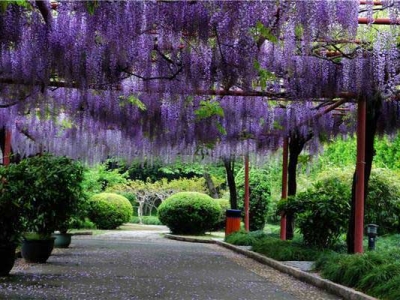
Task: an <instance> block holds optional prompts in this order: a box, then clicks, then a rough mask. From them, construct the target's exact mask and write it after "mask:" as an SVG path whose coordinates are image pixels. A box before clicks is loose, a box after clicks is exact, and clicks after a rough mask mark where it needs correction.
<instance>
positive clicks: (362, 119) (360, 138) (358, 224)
mask: <svg viewBox="0 0 400 300" xmlns="http://www.w3.org/2000/svg"><path fill="white" fill-rule="evenodd" d="M366 115H367V102H366V99H365V98H360V99H359V100H358V111H357V166H356V203H355V226H354V252H355V253H363V237H364V200H365V199H364V198H365V197H364V196H365V191H364V184H365V129H366Z"/></svg>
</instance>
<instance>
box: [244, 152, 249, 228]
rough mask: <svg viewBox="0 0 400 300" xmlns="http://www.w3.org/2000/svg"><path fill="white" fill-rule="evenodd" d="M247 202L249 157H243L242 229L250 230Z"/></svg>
mask: <svg viewBox="0 0 400 300" xmlns="http://www.w3.org/2000/svg"><path fill="white" fill-rule="evenodd" d="M249 202H250V188H249V155H248V154H247V155H246V156H245V157H244V229H245V230H246V231H249V230H250V220H249V207H250V205H249Z"/></svg>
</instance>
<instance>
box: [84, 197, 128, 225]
mask: <svg viewBox="0 0 400 300" xmlns="http://www.w3.org/2000/svg"><path fill="white" fill-rule="evenodd" d="M89 205H90V208H89V218H90V220H91V221H92V222H93V223H95V224H96V226H97V228H99V229H115V228H117V227H118V226H121V225H122V224H124V223H127V222H129V221H130V220H131V218H132V205H131V203H130V202H129V200H128V199H126V198H125V197H123V196H121V195H118V194H113V193H100V194H96V195H93V196H92V197H91V198H90V199H89Z"/></svg>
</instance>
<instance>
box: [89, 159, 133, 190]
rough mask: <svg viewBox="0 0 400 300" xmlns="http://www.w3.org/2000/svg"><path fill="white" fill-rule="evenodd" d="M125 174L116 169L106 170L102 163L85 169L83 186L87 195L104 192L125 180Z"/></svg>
mask: <svg viewBox="0 0 400 300" xmlns="http://www.w3.org/2000/svg"><path fill="white" fill-rule="evenodd" d="M126 177H127V174H121V173H120V172H119V170H118V169H115V170H108V169H107V166H106V165H104V164H100V165H97V166H95V167H93V168H90V169H88V170H86V172H85V174H84V181H83V188H84V190H85V192H86V193H87V194H88V196H89V197H91V196H93V195H95V194H98V193H101V192H104V191H105V190H106V189H109V188H112V187H113V186H115V185H118V184H125V183H126V182H127V179H126Z"/></svg>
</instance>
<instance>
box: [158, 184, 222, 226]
mask: <svg viewBox="0 0 400 300" xmlns="http://www.w3.org/2000/svg"><path fill="white" fill-rule="evenodd" d="M220 214H221V207H220V206H219V205H218V203H217V201H215V200H214V199H212V198H211V197H210V196H208V195H206V194H201V193H196V192H181V193H177V194H174V195H172V196H171V197H169V198H167V199H166V200H165V201H164V202H163V203H162V204H161V205H160V206H159V207H158V218H159V219H160V221H161V222H162V223H163V224H165V225H166V226H168V228H169V229H170V230H171V232H172V233H176V234H204V233H205V232H206V231H210V230H211V229H212V228H213V227H214V225H215V223H216V222H217V221H218V218H219V217H220Z"/></svg>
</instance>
